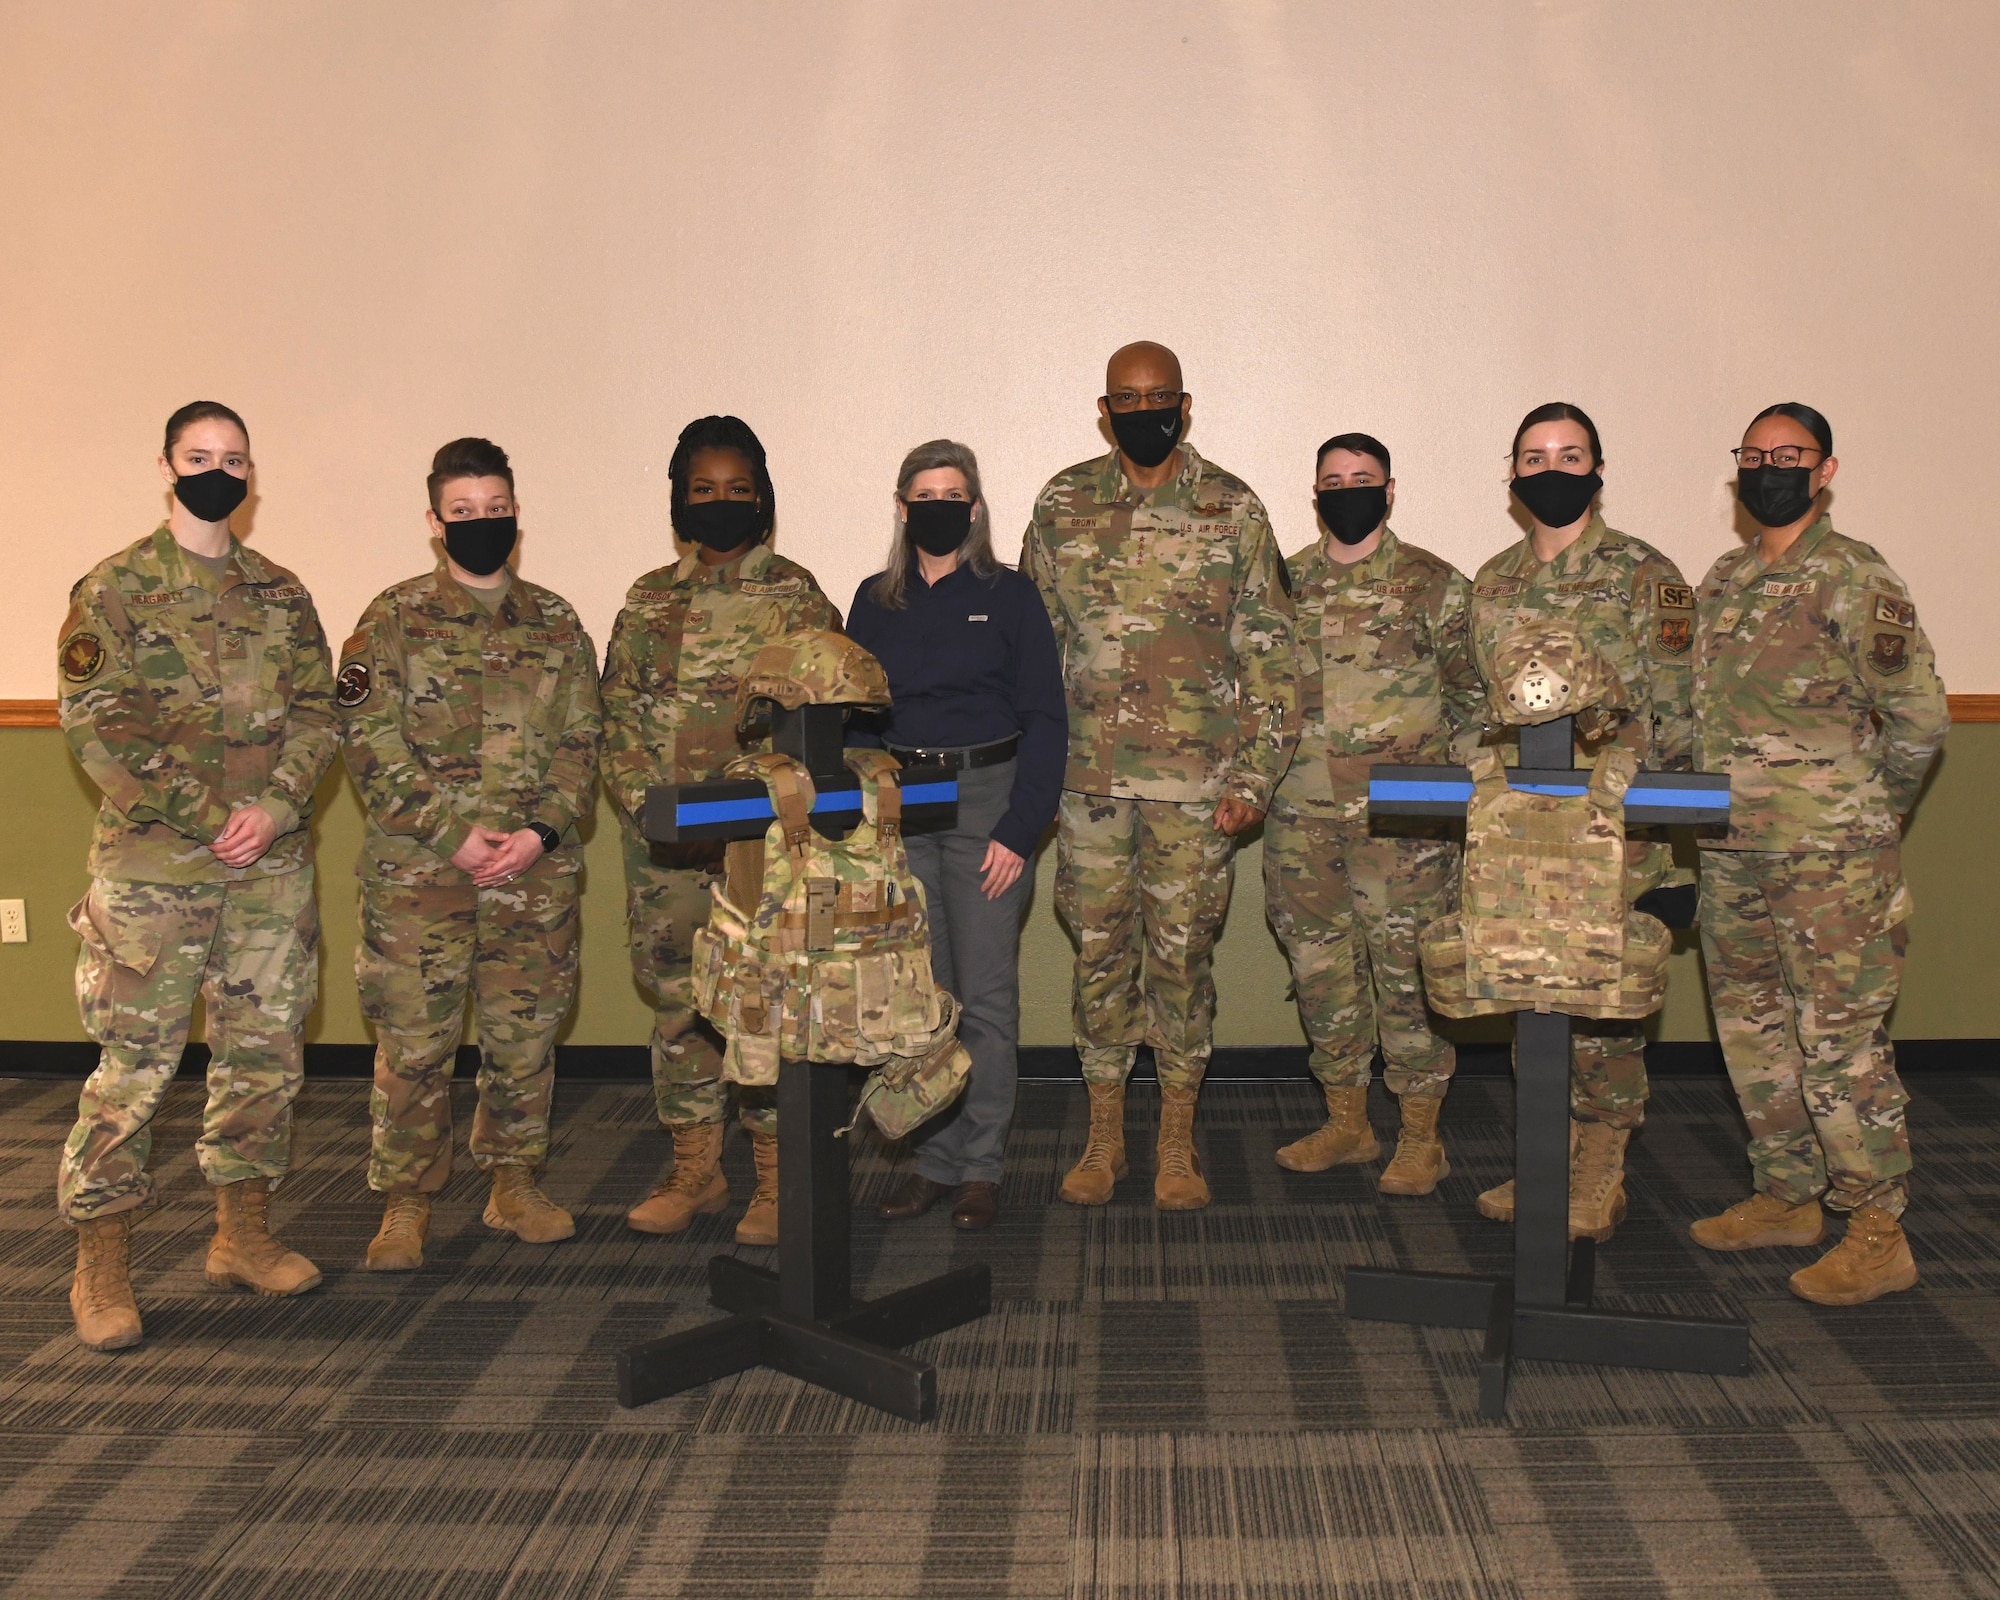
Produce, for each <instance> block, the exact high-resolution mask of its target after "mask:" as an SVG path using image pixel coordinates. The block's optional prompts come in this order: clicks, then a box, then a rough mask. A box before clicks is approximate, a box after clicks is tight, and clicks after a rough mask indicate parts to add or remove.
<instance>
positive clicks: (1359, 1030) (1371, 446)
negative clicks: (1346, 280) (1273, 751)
mask: <svg viewBox="0 0 2000 1600" xmlns="http://www.w3.org/2000/svg"><path fill="white" fill-rule="evenodd" d="M1319 459H1320V464H1321V467H1322V469H1323V470H1322V473H1321V477H1320V484H1321V488H1320V491H1319V492H1320V496H1321V499H1322V501H1324V502H1326V504H1327V506H1328V511H1329V512H1330V513H1331V514H1332V516H1333V517H1334V519H1335V521H1336V523H1337V524H1341V526H1340V533H1341V534H1342V535H1343V536H1344V537H1345V542H1343V538H1340V537H1336V534H1335V531H1334V528H1332V527H1329V526H1328V525H1327V524H1326V523H1325V522H1324V521H1323V522H1322V533H1321V537H1320V541H1319V543H1317V544H1315V545H1313V546H1312V547H1311V548H1310V549H1307V550H1304V551H1301V552H1300V553H1299V554H1298V555H1295V556H1293V557H1292V558H1291V561H1290V563H1289V565H1290V570H1291V579H1292V601H1293V604H1294V605H1295V606H1296V607H1297V608H1298V623H1297V628H1298V632H1297V644H1296V647H1295V651H1296V659H1297V662H1298V697H1299V725H1300V732H1299V744H1298V749H1297V750H1296V752H1295V753H1294V754H1293V756H1292V764H1291V768H1290V770H1289V771H1288V772H1287V773H1286V774H1285V777H1284V779H1283V781H1282V782H1281V783H1280V784H1279V785H1278V790H1277V794H1276V796H1275V797H1274V798H1273V800H1272V802H1271V812H1270V816H1269V818H1268V819H1267V821H1266V823H1265V827H1264V899H1265V906H1266V908H1267V910H1268V912H1269V914H1270V918H1271V924H1272V927H1273V928H1274V929H1276V931H1277V934H1278V938H1279V940H1280V941H1281V942H1282V943H1283V945H1284V947H1285V953H1286V956H1287V957H1288V959H1289V960H1290V962H1291V968H1292V984H1293V989H1294V991H1295V993H1296V994H1297V996H1298V1003H1299V1015H1300V1018H1301V1020H1302V1021H1303V1022H1304V1024H1305V1030H1306V1035H1307V1037H1308V1038H1309V1039H1310V1040H1311V1041H1312V1057H1311V1064H1312V1070H1313V1076H1314V1077H1315V1078H1317V1079H1318V1080H1319V1083H1320V1087H1321V1089H1322V1090H1323V1091H1324V1093H1325V1096H1326V1104H1327V1121H1326V1124H1325V1125H1324V1126H1323V1127H1321V1128H1319V1129H1318V1130H1316V1131H1315V1132H1313V1133H1310V1134H1308V1135H1306V1137H1305V1138H1303V1139H1300V1140H1298V1141H1296V1142H1295V1143H1293V1144H1289V1145H1287V1146H1285V1147H1284V1148H1283V1149H1281V1150H1280V1151H1279V1152H1278V1155H1277V1159H1278V1164H1279V1165H1280V1166H1284V1167H1289V1168H1291V1169H1292V1170H1294V1171H1298V1172H1320V1171H1324V1170H1326V1169H1327V1168H1329V1167H1332V1166H1335V1165H1338V1164H1343V1163H1347V1162H1358V1161H1372V1160H1373V1159H1375V1157H1376V1156H1377V1155H1378V1154H1379V1153H1380V1147H1379V1145H1378V1144H1377V1142H1376V1139H1375V1135H1374V1132H1373V1131H1372V1129H1371V1128H1370V1127H1369V1124H1368V1111H1367V1099H1368V1078H1369V1074H1370V1070H1371V1066H1372V1063H1373V1060H1374V1055H1375V1049H1376V1046H1377V1044H1378V1043H1379V1044H1380V1046H1381V1050H1382V1056H1383V1060H1384V1062H1385V1064H1386V1067H1387V1079H1388V1086H1389V1089H1390V1092H1391V1093H1393V1094H1395V1095H1396V1096H1397V1097H1398V1104H1399V1108H1400V1111H1401V1116H1402V1124H1403V1127H1402V1136H1401V1137H1400V1139H1399V1141H1398V1144H1397V1150H1396V1156H1395V1159H1394V1160H1392V1161H1391V1162H1390V1164H1389V1166H1388V1168H1387V1169H1386V1170H1385V1171H1384V1172H1383V1174H1382V1177H1381V1179H1380V1180H1379V1183H1380V1187H1381V1188H1382V1189H1383V1190H1384V1191H1385V1192H1386V1193H1390V1194H1428V1193H1429V1192H1430V1191H1431V1190H1432V1189H1434V1188H1435V1187H1436V1186H1437V1183H1438V1180H1439V1179H1440V1178H1442V1177H1444V1176H1445V1175H1446V1174H1447V1173H1448V1172H1449V1170H1450V1168H1449V1166H1448V1164H1447V1163H1446V1160H1445V1155H1444V1147H1443V1144H1442V1142H1441V1141H1440V1140H1439V1138H1438V1136H1437V1117H1438V1111H1439V1109H1440V1107H1441V1106H1442V1104H1443V1097H1444V1093H1445V1088H1446V1086H1447V1084H1448V1083H1449V1082H1450V1079H1451V1074H1452V1070H1453V1067H1454V1065H1455V1058H1454V1055H1453V1051H1452V1047H1451V1045H1450V1044H1449V1043H1448V1042H1447V1041H1445V1040H1444V1039H1441V1038H1439V1037H1438V1036H1437V1035H1436V1034H1435V1033H1433V1032H1432V1031H1431V1026H1430V1018H1429V1013H1428V1011H1427V1010H1426V1007H1425V1005H1424V991H1423V984H1422V978H1421V974H1420V972H1419V970H1418V957H1417V936H1418V934H1419V932H1420V931H1421V930H1422V929H1423V928H1424V926H1425V925H1426V924H1428V923H1430V922H1432V921H1435V920H1436V919H1437V918H1439V917H1441V916H1444V915H1446V914H1448V913H1449V912H1451V911H1452V910H1454V909H1456V907H1457V903H1458V856H1459V852H1458V847H1457V846H1456V845H1455V844H1454V843H1452V842H1451V841H1450V840H1448V839H1446V838H1443V837H1426V836H1424V835H1423V834H1422V833H1421V832H1419V831H1417V830H1414V829H1413V830H1410V831H1408V832H1404V833H1396V832H1389V831H1384V832H1380V833H1375V832H1371V831H1370V829H1369V823H1368V769H1369V767H1370V766H1372V765H1373V764H1374V763H1376V762H1378V761H1386V762H1393V763H1397V764H1402V765H1427V764H1434V763H1443V762H1449V761H1451V760H1453V759H1454V738H1455V737H1458V738H1460V739H1463V738H1464V737H1465V736H1466V735H1467V734H1468V733H1470V734H1472V735H1474V736H1476V733H1477V730H1478V728H1479V725H1480V713H1481V709H1482V706H1483V704H1484V699H1485V696H1484V693H1483V691H1482V689H1481V687H1480V682H1479V677H1478V673H1477V670H1476V669H1475V667H1474V666H1473V663H1472V656H1471V650H1470V647H1469V645H1468V643H1467V639H1466V610H1467V584H1466V581H1465V579H1464V577H1463V576H1462V575H1461V574H1459V573H1458V572H1457V571H1455V570H1454V569H1453V568H1452V566H1451V564H1450V563H1449V562H1446V561H1443V560H1440V559H1439V558H1438V557H1436V556H1434V555H1432V554H1430V553H1429V552H1428V551H1425V550H1420V549H1418V548H1417V547H1416V546H1414V545H1409V544H1405V543H1403V541H1402V540H1401V539H1399V538H1398V537H1397V536H1396V532H1395V530H1394V529H1393V528H1391V527H1389V526H1388V523H1387V522H1386V520H1376V521H1373V522H1370V521H1369V520H1368V519H1369V518H1370V517H1375V518H1378V519H1382V518H1386V517H1387V515H1388V512H1389V506H1390V504H1391V496H1392V495H1393V480H1392V479H1390V478H1389V466H1388V452H1387V450H1386V449H1384V448H1383V447H1382V446H1381V445H1380V444H1379V443H1378V442H1377V441H1375V440H1373V439H1370V438H1368V437H1367V436H1365V435H1340V436H1337V437H1336V438H1333V439H1330V440H1328V441H1327V443H1326V444H1325V445H1323V446H1321V448H1320V458H1319ZM1348 469H1352V470H1348ZM1350 495H1353V496H1359V497H1361V498H1363V499H1364V500H1366V501H1367V502H1368V503H1367V505H1366V506H1365V507H1362V508H1359V509H1361V510H1362V511H1363V512H1364V514H1363V515H1361V516H1360V518H1359V522H1358V523H1357V524H1356V525H1355V526H1353V527H1347V526H1345V523H1346V522H1350V521H1354V520H1355V519H1354V518H1352V517H1348V516H1346V515H1345V514H1344V500H1345V497H1347V496H1350ZM1359 523H1366V524H1367V527H1366V528H1363V527H1362V526H1360V525H1359ZM1355 534H1361V535H1363V537H1361V538H1358V539H1357V538H1353V537H1352V536H1353V535H1355ZM1460 753H1463V752H1460Z"/></svg>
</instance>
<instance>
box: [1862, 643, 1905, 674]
mask: <svg viewBox="0 0 2000 1600" xmlns="http://www.w3.org/2000/svg"><path fill="white" fill-rule="evenodd" d="M1909 664H1910V641H1909V638H1908V636H1907V635H1905V634H1900V633H1878V634H1876V635H1875V643H1874V645H1873V646H1872V647H1871V648H1870V650H1869V652H1868V665H1869V666H1871V667H1873V668H1874V669H1875V670H1876V671H1877V672H1879V673H1881V674H1882V676H1883V677H1885V678H1892V677H1894V676H1895V675H1896V674H1897V673H1899V672H1901V671H1902V670H1903V669H1904V668H1905V667H1907V666H1908V665H1909Z"/></svg>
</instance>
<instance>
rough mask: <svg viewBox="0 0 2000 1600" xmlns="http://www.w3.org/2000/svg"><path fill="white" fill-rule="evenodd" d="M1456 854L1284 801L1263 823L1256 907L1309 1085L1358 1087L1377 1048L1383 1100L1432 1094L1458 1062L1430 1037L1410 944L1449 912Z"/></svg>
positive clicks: (1439, 844) (1281, 796)
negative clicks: (1298, 1024)
mask: <svg viewBox="0 0 2000 1600" xmlns="http://www.w3.org/2000/svg"><path fill="white" fill-rule="evenodd" d="M1458 856H1459V850H1458V846H1457V845H1456V844H1454V843H1452V842H1450V841H1448V840H1439V839H1423V838H1397V837H1392V836H1379V835H1371V834H1370V833H1369V831H1368V823H1367V821H1366V819H1362V820H1359V821H1348V822H1342V821H1336V820H1334V819H1333V818H1331V817H1328V816H1323V815H1315V814H1314V811H1313V809H1312V808H1311V806H1310V805H1309V804H1308V805H1299V804H1295V803H1293V802H1292V801H1290V800H1289V799H1288V798H1287V797H1286V795H1285V793H1284V791H1283V790H1282V789H1281V790H1280V791H1279V792H1278V796H1277V798H1276V800H1274V801H1273V802H1272V805H1271V814H1270V816H1269V818H1268V819H1267V820H1266V822H1265V824H1264V904H1265V909H1266V910H1267V911H1268V913H1269V914H1270V918H1271V926H1272V928H1273V929H1275V930H1276V932H1277V935H1278V941H1279V943H1281V944H1282V945H1283V946H1284V947H1285V956H1286V959H1288V960H1289V961H1290V962H1291V967H1292V988H1293V991H1294V992H1295V993H1296V994H1297V996H1298V1002H1299V1018H1300V1020H1301V1021H1302V1022H1303V1023H1304V1024H1305V1030H1306V1037H1307V1038H1308V1039H1310V1040H1311V1041H1312V1071H1313V1076H1314V1077H1315V1078H1317V1079H1318V1080H1319V1081H1320V1082H1321V1083H1323V1084H1325V1085H1326V1086H1327V1087H1328V1088H1331V1089H1341V1088H1357V1087H1360V1086H1362V1085H1365V1084H1366V1083H1367V1082H1368V1078H1369V1074H1370V1071H1371V1070H1372V1067H1373V1063H1374V1058H1375V1047H1376V1044H1377V1042H1378V1040H1379V1042H1380V1044H1381V1047H1382V1059H1383V1062H1384V1064H1385V1066H1386V1069H1387V1070H1386V1072H1385V1074H1384V1078H1385V1081H1386V1082H1387V1084H1388V1086H1389V1092H1390V1093H1391V1094H1397V1095H1405V1094H1413V1095H1419V1096H1426V1095H1428V1096H1432V1097H1436V1096H1441V1095H1443V1093H1444V1092H1445V1089H1446V1087H1447V1085H1449V1083H1450V1081H1451V1075H1452V1071H1453V1069H1454V1068H1455V1067H1456V1066H1457V1064H1458V1058H1457V1054H1456V1052H1454V1051H1453V1049H1452V1047H1451V1045H1450V1044H1449V1042H1447V1041H1446V1040H1443V1039H1440V1038H1439V1037H1438V1036H1437V1035H1436V1034H1435V1033H1433V1032H1432V1031H1431V1025H1430V1013H1429V1011H1428V1010H1427V1009H1426V1008H1425V1005H1424V988H1423V977H1422V969H1421V966H1420V964H1419V962H1418V958H1417V935H1418V934H1419V933H1420V932H1421V931H1422V930H1423V928H1424V926H1425V924H1427V923H1429V922H1432V921H1434V920H1435V919H1437V918H1438V917H1442V916H1447V915H1449V914H1450V913H1451V912H1453V911H1455V910H1456V909H1457V908H1458Z"/></svg>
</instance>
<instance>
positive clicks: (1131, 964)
mask: <svg viewBox="0 0 2000 1600" xmlns="http://www.w3.org/2000/svg"><path fill="white" fill-rule="evenodd" d="M1056 842H1057V867H1056V912H1057V914H1058V915H1059V916H1061V918H1062V919H1063V921H1064V922H1065V923H1067V924H1068V926H1069V929H1070V932H1071V933H1073V934H1074V935H1075V936H1076V941H1077V958H1076V988H1075V992H1074V996H1073V999H1072V1004H1071V1022H1072V1027H1073V1029H1074V1032H1075V1036H1076V1053H1077V1055H1078V1056H1079V1057H1080V1058H1081V1060H1082V1062H1083V1076H1084V1078H1085V1080H1086V1081H1087V1082H1090V1083H1122V1082H1124V1081H1125V1079H1126V1077H1127V1076H1128V1075H1129V1074H1130V1073H1131V1071H1132V1064H1133V1062H1134V1061H1135V1060H1136V1059H1137V1057H1138V1053H1139V1046H1140V1045H1141V1044H1142V1043H1143V1044H1150V1045H1151V1046H1152V1047H1153V1056H1154V1061H1155V1064H1156V1066H1157V1068H1158V1070H1159V1074H1160V1082H1161V1083H1163V1084H1165V1085H1166V1086H1168V1087H1169V1088H1185V1089H1192V1088H1196V1087H1198V1086H1199V1085H1200V1083H1201V1079H1202V1074H1203V1072H1205V1071H1206V1070H1207V1067H1208V1058H1209V1054H1210V1052H1211V1051H1212V1050H1213V1048H1214V1032H1215V977H1214V972H1213V960H1214V954H1215V937H1216V934H1217V933H1218V932H1219V931H1220V929H1221V927H1222V917H1223V913H1224V912H1225V911H1227V910H1228V909H1229V890H1230V884H1231V879H1232V876H1233V872H1234V866H1235V863H1234V850H1235V841H1234V840H1232V839H1231V838H1230V837H1229V836H1228V835H1227V834H1225V833H1223V832H1222V831H1221V830H1220V829H1218V828H1217V827H1216V826H1215V805H1214V803H1213V802H1212V801H1206V800H1204V801H1194V802H1186V803H1183V802H1180V801H1174V800H1119V799H1114V798H1112V797H1111V796H1109V795H1101V794H1080V793H1078V792H1077V791H1075V790H1073V789H1065V790H1064V791H1063V795H1062V804H1061V807H1060V809H1059V810H1058V812H1057V833H1056Z"/></svg>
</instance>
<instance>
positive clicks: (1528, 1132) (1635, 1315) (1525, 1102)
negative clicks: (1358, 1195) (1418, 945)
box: [1346, 717, 1750, 1418]
mask: <svg viewBox="0 0 2000 1600" xmlns="http://www.w3.org/2000/svg"><path fill="white" fill-rule="evenodd" d="M1521 767H1522V769H1527V770H1530V771H1534V776H1535V777H1536V778H1547V777H1550V776H1551V775H1554V774H1557V773H1561V772H1566V771H1569V770H1572V769H1573V758H1572V753H1571V726H1570V719H1569V718H1568V717H1563V718H1561V719H1560V720H1558V721H1556V722H1549V723H1543V724H1542V725H1541V726H1539V727H1533V728H1523V729H1522V730H1521ZM1535 769H1539V770H1538V771H1537V770H1535ZM1425 770H1427V769H1422V768H1408V767H1405V768H1398V769H1396V772H1397V774H1398V775H1399V776H1400V775H1402V774H1414V773H1419V772H1423V771H1425ZM1428 770H1431V771H1446V770H1448V771H1450V772H1456V773H1461V774H1462V773H1463V771H1464V769H1462V768H1459V769H1428ZM1511 776H1512V777H1513V778H1514V779H1515V780H1516V781H1518V780H1519V778H1520V776H1521V775H1520V773H1516V774H1512V775H1511ZM1659 781H1660V775H1657V774H1649V775H1648V782H1649V783H1653V784H1657V783H1659ZM1715 781H1716V780H1713V779H1706V780H1703V782H1704V784H1705V785H1706V786H1707V787H1708V788H1709V789H1710V790H1712V789H1713V787H1714V785H1715ZM1689 786H1690V785H1688V784H1686V783H1683V784H1682V787H1683V788H1687V787H1689ZM1452 807H1453V802H1451V801H1449V800H1433V801H1431V802H1428V803H1425V804H1423V805H1422V806H1421V808H1420V807H1419V806H1418V805H1413V804H1400V805H1395V806H1392V807H1384V808H1383V810H1384V811H1385V812H1389V813H1390V814H1402V815H1411V814H1421V815H1430V816H1438V815H1452V814H1456V815H1459V816H1463V815H1464V814H1465V803H1464V801H1463V800H1459V801H1457V802H1456V803H1455V811H1454V810H1453V809H1452ZM1375 809H1376V808H1375V807H1374V806H1373V805H1372V804H1371V806H1370V810H1371V812H1372V811H1375ZM1713 809H1714V808H1713V807H1710V808H1709V811H1708V812H1706V813H1704V812H1698V811H1696V810H1695V809H1693V808H1691V807H1683V808H1677V809H1676V810H1675V811H1674V812H1673V813H1672V814H1671V817H1665V816H1654V815H1652V814H1650V812H1649V811H1648V810H1646V809H1645V808H1643V807H1629V808H1628V810H1627V820H1628V821H1639V822H1650V821H1663V820H1676V821H1714V820H1716V818H1715V817H1714V815H1713V814H1712V812H1713ZM1724 814H1725V816H1726V812H1725V813H1724ZM1570 1049H1571V1041H1570V1019H1569V1018H1568V1017H1567V1016H1565V1015H1562V1014H1561V1013H1550V1012H1535V1011H1522V1012H1520V1013H1518V1014H1517V1026H1516V1033H1515V1079H1514V1084H1515V1087H1514V1275H1513V1276H1512V1277H1511V1278H1485V1277H1471V1276H1467V1275H1465V1274H1462V1273H1446V1272H1397V1271H1390V1270H1387V1269H1384V1268H1379V1267H1350V1268H1348V1270H1347V1274H1346V1285H1347V1314H1348V1315H1349V1316H1350V1317H1359V1318H1361V1319H1363V1320H1365V1321H1373V1322H1412V1323H1424V1324H1429V1325H1433V1326H1438V1327H1447V1328H1483V1329H1485V1331H1486V1344H1485V1348H1484V1349H1483V1350H1482V1351H1481V1353H1480V1358H1479V1413H1480V1415H1481V1416H1484V1417H1495V1418H1497V1417H1501V1416H1504V1415H1505V1414H1506V1409H1507V1383H1508V1378H1509V1375H1510V1371H1511V1368H1512V1364H1513V1362H1514V1360H1515V1358H1516V1357H1521V1356H1526V1357H1531V1358H1534V1359H1538V1360H1543V1361H1577V1362H1587V1363H1591V1364H1595V1365H1599V1366H1615V1367H1653V1368H1659V1369H1662V1370H1664V1371H1668V1372H1714V1373H1731V1374H1742V1373H1745V1372H1748V1371H1749V1370H1750V1325H1749V1323H1747V1322H1745V1321H1743V1320H1742V1319H1741V1318H1712V1317H1663V1316H1654V1315H1650V1314H1647V1313H1645V1312H1639V1311H1607V1310H1601V1309H1598V1308H1596V1307H1593V1306H1592V1305H1591V1303H1590V1302H1591V1293H1592V1287H1593V1277H1594V1273H1595V1263H1596V1248H1595V1246H1594V1245H1593V1244H1592V1243H1591V1241H1590V1240H1588V1239H1579V1240H1577V1241H1576V1242H1575V1243H1574V1244H1572V1243H1571V1242H1570V1238H1569V1121H1570V1117H1569V1075H1570Z"/></svg>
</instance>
